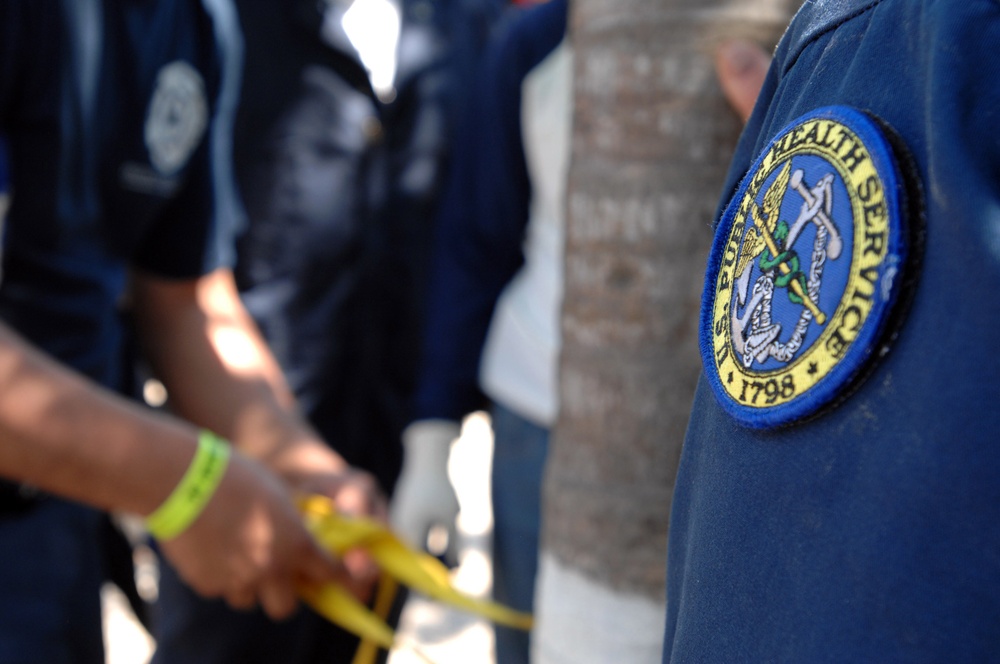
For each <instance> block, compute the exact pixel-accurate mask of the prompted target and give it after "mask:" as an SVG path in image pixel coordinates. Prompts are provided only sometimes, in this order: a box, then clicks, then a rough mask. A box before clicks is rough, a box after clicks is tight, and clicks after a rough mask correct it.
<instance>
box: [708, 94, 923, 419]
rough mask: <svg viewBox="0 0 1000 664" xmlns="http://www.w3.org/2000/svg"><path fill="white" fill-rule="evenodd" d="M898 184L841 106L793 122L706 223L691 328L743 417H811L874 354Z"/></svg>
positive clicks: (870, 137)
mask: <svg viewBox="0 0 1000 664" xmlns="http://www.w3.org/2000/svg"><path fill="white" fill-rule="evenodd" d="M901 185H902V180H901V176H900V173H899V171H898V167H897V163H896V160H895V159H894V157H893V153H892V148H891V146H890V143H889V141H888V139H887V136H886V134H885V133H883V131H882V129H881V127H880V126H879V125H878V124H876V122H875V121H874V120H873V119H871V118H869V117H868V116H866V115H864V114H862V113H861V112H858V111H855V110H853V109H850V108H846V107H827V108H822V109H818V110H816V111H814V112H812V113H810V114H808V115H806V116H803V117H801V118H799V119H798V120H796V121H795V122H793V123H792V124H791V125H789V126H788V127H787V128H786V129H785V130H783V131H782V132H781V133H780V134H778V136H777V137H776V138H775V139H774V140H773V141H772V142H771V144H770V145H769V146H768V147H767V148H766V149H765V150H764V152H763V154H761V156H760V157H758V159H757V161H756V162H755V163H754V165H753V166H752V167H751V169H750V172H749V173H748V174H747V176H746V177H745V178H744V180H743V182H742V183H741V185H740V187H739V189H738V190H737V192H736V195H735V196H734V198H733V199H732V201H731V202H730V203H729V206H728V208H727V209H726V212H725V214H724V215H723V217H722V219H721V221H720V223H719V226H718V229H717V231H716V235H715V241H714V245H713V247H712V254H711V257H710V260H709V268H708V274H707V276H706V281H705V294H704V300H703V302H702V312H701V333H700V337H701V339H700V341H701V352H702V356H703V360H704V364H705V372H706V375H707V377H708V379H709V382H710V383H711V385H712V388H713V390H714V391H715V394H716V396H717V398H718V399H719V402H720V403H721V404H722V406H723V408H725V410H726V411H727V412H729V413H730V414H731V415H732V416H733V417H735V418H736V419H737V420H739V421H740V422H741V423H742V424H744V425H746V426H749V427H753V428H768V427H777V426H781V425H784V424H789V423H791V422H794V421H797V420H801V419H803V418H806V417H808V416H810V415H813V414H815V413H816V412H818V411H819V410H820V409H822V408H823V407H824V406H827V405H829V404H831V403H834V402H836V401H837V400H838V399H839V398H842V397H844V396H846V394H847V393H848V392H849V389H850V388H851V387H852V386H853V384H854V383H855V382H856V379H857V378H858V377H859V376H861V375H863V374H864V371H863V370H864V369H865V368H866V366H867V365H868V364H869V361H870V360H871V359H872V358H873V356H875V355H879V354H881V352H882V350H881V346H880V343H881V341H882V340H883V337H884V335H885V332H886V330H887V328H888V327H889V326H888V325H887V322H888V320H889V319H890V315H891V313H892V310H893V307H894V306H895V303H896V301H897V299H898V293H899V291H900V290H901V286H900V284H901V278H900V276H901V275H900V272H901V269H902V267H903V265H904V264H905V262H906V260H907V252H908V251H909V240H908V237H907V235H906V233H904V230H905V227H904V224H905V219H904V214H903V208H902V206H903V201H902V200H901V198H902V194H901V193H900V192H901Z"/></svg>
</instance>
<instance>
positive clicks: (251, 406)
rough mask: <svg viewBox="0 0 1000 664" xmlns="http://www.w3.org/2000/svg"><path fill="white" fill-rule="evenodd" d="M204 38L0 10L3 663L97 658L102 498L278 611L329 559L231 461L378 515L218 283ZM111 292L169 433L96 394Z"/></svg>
mask: <svg viewBox="0 0 1000 664" xmlns="http://www.w3.org/2000/svg"><path fill="white" fill-rule="evenodd" d="M216 27H217V26H216V24H215V23H214V22H213V20H212V18H211V16H210V15H209V14H208V13H207V12H206V8H205V7H204V6H203V5H202V3H201V2H198V1H195V0H156V1H153V2H143V3H134V2H121V1H117V2H100V1H98V0H72V1H69V0H66V1H60V0H34V1H33V2H20V1H16V0H4V1H3V2H0V30H2V32H3V38H2V40H0V43H2V47H0V132H2V134H3V137H4V140H5V141H6V143H7V146H8V148H9V149H8V158H9V173H10V182H11V190H12V192H13V198H12V203H11V208H10V210H9V213H8V215H7V218H6V224H5V229H4V237H3V256H2V258H3V278H2V282H0V319H2V321H3V323H2V324H0V391H2V396H3V398H2V399H0V429H2V430H3V437H4V441H3V444H2V445H0V475H3V476H5V477H9V478H10V479H11V480H12V481H11V482H5V483H3V484H2V486H0V661H5V662H27V661H30V662H47V663H48V662H81V663H84V662H85V663H88V664H102V663H103V661H104V653H103V643H102V632H101V609H100V587H101V583H102V580H103V570H102V558H103V552H102V551H101V545H102V540H101V537H100V529H101V525H102V515H101V513H100V512H99V511H98V510H100V509H105V510H109V509H115V510H126V511H130V512H135V513H137V514H142V515H149V518H148V519H147V524H148V526H149V528H150V530H151V531H152V532H153V533H154V535H155V536H156V537H157V538H158V540H159V541H160V544H161V545H162V548H163V551H164V552H165V554H166V555H167V556H168V557H169V558H170V559H171V560H172V561H173V562H174V563H176V564H177V565H178V568H179V569H180V570H181V574H182V575H183V576H184V578H185V579H187V581H188V582H189V583H190V584H191V585H192V586H193V587H194V588H196V589H197V590H198V591H199V592H200V593H203V594H206V595H209V596H215V597H220V596H221V597H224V598H225V599H226V601H227V602H228V603H229V604H230V605H232V606H236V607H250V606H254V605H256V604H257V603H258V602H260V603H261V604H262V606H263V607H264V608H265V610H267V612H268V613H269V614H270V615H272V616H274V617H276V618H279V617H283V616H286V615H288V614H289V613H290V612H291V611H292V610H293V609H294V606H295V604H296V600H295V589H296V584H297V583H300V582H302V581H308V580H312V581H322V580H330V579H332V578H334V574H335V573H336V571H337V569H336V567H334V566H333V565H332V563H331V561H330V560H329V559H327V558H326V557H325V556H323V555H322V554H321V552H319V551H318V550H317V549H316V547H315V544H314V543H313V542H312V540H311V538H310V537H309V536H308V534H307V533H306V531H305V529H304V527H303V526H302V524H301V522H300V519H299V517H298V515H297V513H296V512H295V509H294V507H293V504H292V502H291V499H290V496H289V494H288V489H287V487H286V486H285V485H283V484H281V483H279V482H278V480H277V479H276V478H275V477H273V476H271V475H270V474H268V473H266V472H265V471H264V470H263V469H262V468H261V467H260V466H259V465H257V464H256V463H254V462H251V461H250V460H249V459H248V458H247V456H250V457H255V458H256V459H257V460H259V461H261V462H264V463H266V464H267V465H268V466H269V467H270V468H271V469H272V470H274V471H276V472H277V473H278V474H280V476H281V477H282V478H283V479H284V480H285V482H287V483H288V484H289V485H292V486H295V487H296V488H298V489H303V490H305V489H308V490H311V491H319V492H323V493H326V494H328V495H330V496H331V497H334V498H335V499H336V500H337V501H338V503H340V504H342V505H345V506H347V505H350V506H352V507H353V508H355V509H358V510H362V511H372V512H374V513H375V514H381V513H382V511H383V508H382V505H381V501H380V498H379V497H378V496H377V493H376V492H375V485H374V482H373V481H372V480H371V478H370V477H368V476H365V475H361V474H357V473H355V472H354V471H352V470H351V469H350V468H349V467H348V466H347V464H346V463H345V462H344V461H343V459H341V458H340V457H339V456H338V455H336V454H335V453H333V452H332V451H331V450H330V449H329V448H328V447H327V446H326V445H325V444H324V443H323V442H322V441H320V440H319V438H318V437H317V435H316V434H315V432H314V431H313V430H312V428H311V427H309V426H308V424H306V422H305V421H304V420H303V419H301V418H299V417H298V416H297V415H296V414H295V413H294V404H293V400H292V397H291V395H290V393H289V392H288V391H287V388H286V387H285V384H284V382H283V378H282V376H281V374H280V372H279V371H278V370H277V367H276V365H275V363H274V361H273V358H272V357H271V356H270V355H269V353H268V352H267V349H266V347H265V346H264V344H263V342H262V340H261V339H260V338H259V336H258V335H257V334H256V332H255V330H254V328H253V327H252V325H250V324H249V318H248V317H247V315H246V313H245V311H244V310H243V308H242V307H241V305H240V303H239V299H238V297H237V295H236V291H235V288H234V286H233V279H232V274H231V272H230V271H229V269H228V268H227V265H228V264H229V260H230V258H231V251H229V250H228V248H227V247H228V245H227V242H226V236H225V234H224V233H220V229H219V219H218V218H217V216H216V214H215V212H216V211H215V209H214V203H215V200H216V198H215V197H216V192H217V189H216V185H217V180H216V177H217V176H219V175H222V174H223V172H222V171H223V170H224V164H222V163H221V162H216V161H215V160H216V159H217V158H218V157H219V155H218V154H217V153H216V151H215V147H214V145H213V144H212V142H211V141H210V136H211V135H213V134H214V132H215V131H216V130H217V129H219V124H217V123H224V122H225V119H224V118H223V117H222V116H221V115H220V114H217V111H218V110H219V107H218V104H217V101H218V94H219V90H220V87H221V85H222V73H221V71H220V62H219V57H218V52H217V42H216V34H215V31H216ZM216 164H219V170H216V168H215V166H216ZM126 301H128V302H129V303H130V306H131V307H132V309H133V311H134V312H135V317H136V320H137V322H138V327H137V329H138V330H139V333H140V337H141V340H142V342H143V343H144V346H145V348H146V351H147V355H148V357H149V359H150V362H151V364H152V366H153V367H154V368H155V369H156V371H157V373H158V375H160V376H161V377H162V378H163V380H164V382H165V383H166V385H167V386H168V388H169V389H170V391H171V395H172V396H173V404H172V405H173V410H174V413H175V415H177V416H180V417H183V418H185V419H186V420H188V421H187V422H184V421H182V420H180V419H178V418H177V417H175V416H172V415H165V414H162V413H152V412H150V411H149V410H148V409H146V408H143V407H139V406H136V405H135V404H131V403H128V402H126V401H124V400H123V399H122V398H121V397H119V396H116V395H115V394H114V391H115V390H119V389H121V388H122V385H121V378H122V375H123V371H122V363H121V359H122V350H121V343H122V340H123V338H124V336H125V333H124V329H123V324H122V307H123V305H124V303H125V302H126ZM220 437H224V438H228V439H230V440H231V441H233V444H234V447H235V449H239V450H241V452H237V451H235V449H234V450H230V447H229V445H228V444H227V443H226V442H225V441H224V440H221V438H220ZM244 455H247V456H244ZM189 464H190V468H188V466H189ZM186 468H187V470H185V469H186ZM203 471H204V472H203ZM57 495H59V496H64V497H66V498H68V499H69V500H66V499H63V498H59V497H56V496H57ZM76 501H81V502H76ZM82 503H86V504H88V505H90V506H92V507H93V508H98V509H96V510H95V509H92V508H91V507H85V506H84V504H82ZM342 580H346V578H342Z"/></svg>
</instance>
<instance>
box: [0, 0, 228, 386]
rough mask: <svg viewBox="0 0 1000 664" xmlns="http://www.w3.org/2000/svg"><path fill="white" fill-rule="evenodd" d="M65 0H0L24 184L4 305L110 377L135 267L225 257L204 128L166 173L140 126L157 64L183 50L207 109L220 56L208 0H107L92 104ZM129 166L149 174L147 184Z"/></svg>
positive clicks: (57, 349) (1, 92) (11, 222)
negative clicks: (156, 164)
mask: <svg viewBox="0 0 1000 664" xmlns="http://www.w3.org/2000/svg"><path fill="white" fill-rule="evenodd" d="M62 4H63V3H62V2H60V0H39V1H38V2H16V1H12V0H10V1H6V2H3V3H0V31H2V32H0V54H2V56H0V57H2V62H0V114H2V116H0V123H2V126H0V131H2V132H3V134H4V135H5V136H6V139H7V142H8V148H9V159H10V182H11V188H12V189H13V190H14V191H16V192H17V195H16V196H15V197H14V200H13V204H12V206H11V209H10V212H9V215H8V217H7V221H6V227H5V231H4V239H3V281H2V284H0V317H2V318H3V319H4V321H5V322H7V323H8V324H10V325H11V326H13V327H14V328H15V329H17V330H18V331H20V332H21V333H22V334H23V335H25V336H26V337H28V338H29V339H30V340H31V341H32V342H34V343H35V344H36V345H38V346H39V347H41V348H42V349H43V350H45V351H47V352H49V353H50V354H52V355H53V356H55V357H56V358H57V359H59V360H61V361H63V362H65V363H66V364H68V365H70V366H72V367H74V368H75V369H77V370H79V371H81V372H83V373H85V374H87V375H88V376H90V377H91V378H93V379H95V380H98V381H100V382H102V383H104V384H105V385H108V386H116V385H117V383H118V382H119V380H120V377H121V375H122V371H121V368H120V367H119V351H120V349H119V346H120V343H121V338H122V330H121V321H120V316H119V311H118V303H119V301H120V299H121V297H122V294H123V291H124V288H125V281H126V271H127V269H128V268H129V267H130V266H136V267H138V268H141V269H143V270H146V271H149V272H152V273H156V274H159V275H162V276H166V277H177V278H181V277H195V276H198V275H200V274H203V273H205V272H207V271H209V270H211V269H213V268H215V267H217V266H218V265H220V264H222V263H223V262H225V261H226V260H227V256H226V249H225V246H224V244H223V243H222V242H221V241H220V240H219V238H220V237H221V236H220V235H216V232H217V229H216V228H215V225H214V220H213V216H212V205H213V196H212V180H211V166H210V164H211V161H210V160H211V158H212V155H211V154H210V151H209V147H208V141H205V140H201V141H199V144H198V146H197V148H196V150H195V152H194V154H193V155H192V156H191V157H190V159H189V160H188V161H187V162H186V164H184V166H183V167H182V168H181V169H180V170H179V171H178V172H176V173H172V174H169V175H164V176H162V177H161V176H156V175H154V174H155V169H154V168H153V167H152V165H151V164H150V158H149V155H148V154H147V149H146V144H145V136H144V124H145V121H146V117H147V109H148V106H149V104H150V100H151V98H152V95H153V91H154V89H155V88H156V83H157V75H158V73H159V72H160V69H161V67H163V66H164V65H166V64H167V63H170V62H174V61H177V60H181V61H184V62H186V63H188V64H189V65H191V66H192V67H193V68H194V69H196V70H197V71H198V72H200V74H201V77H202V79H203V82H204V86H205V90H204V94H205V95H206V97H207V103H208V104H209V107H208V111H209V113H211V112H212V105H213V103H214V97H215V94H216V91H217V89H218V85H219V71H218V58H217V53H216V51H215V47H214V42H213V40H212V32H211V30H212V28H211V24H210V22H209V20H208V18H207V17H206V16H205V14H204V12H203V11H202V8H201V4H200V2H196V1H183V2H182V1H176V2H166V1H161V2H145V3H134V2H133V3H122V2H103V3H99V4H100V6H101V8H102V11H103V14H104V25H103V30H104V37H105V38H104V40H103V45H102V46H103V47H102V49H101V50H100V52H99V56H98V60H97V65H98V66H99V74H98V76H97V78H96V86H97V87H96V89H95V90H94V92H93V99H94V100H95V103H96V106H95V107H94V108H92V109H91V110H90V112H89V113H88V112H87V111H86V110H85V108H84V107H85V104H84V102H83V101H82V99H83V97H84V93H82V92H81V86H80V84H79V83H78V79H79V73H78V69H77V68H78V67H79V66H80V64H81V63H80V58H79V57H78V53H77V51H76V50H75V49H74V45H75V44H77V43H79V40H80V39H81V36H80V34H79V33H78V32H77V31H75V30H74V29H72V26H71V25H69V20H68V18H67V17H66V15H64V13H63V7H62ZM88 117H90V118H92V121H88V120H87V118H88ZM129 169H131V170H130V171H129ZM126 171H129V172H132V173H136V172H139V173H142V175H143V176H146V175H149V176H150V177H149V179H148V180H146V181H145V185H146V188H145V189H141V187H140V186H138V185H136V184H135V183H134V182H130V181H127V180H126V178H125V176H124V173H125V172H126Z"/></svg>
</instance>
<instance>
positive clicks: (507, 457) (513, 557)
mask: <svg viewBox="0 0 1000 664" xmlns="http://www.w3.org/2000/svg"><path fill="white" fill-rule="evenodd" d="M490 425H491V427H492V429H493V458H492V463H491V466H490V497H491V499H492V506H493V534H492V539H491V552H492V554H493V556H492V562H493V599H495V600H496V601H497V602H499V603H501V604H503V605H504V606H509V607H511V608H513V609H517V610H518V611H524V612H526V613H531V611H532V610H533V607H534V605H535V577H536V576H537V572H538V542H539V538H540V534H541V523H542V514H541V505H542V476H543V474H544V472H545V458H546V456H547V455H548V451H549V430H548V429H546V428H544V427H540V426H538V425H537V424H535V423H534V422H531V421H530V420H527V419H525V418H523V417H521V416H520V415H518V414H517V413H515V412H513V411H512V410H510V409H508V408H505V407H503V406H502V405H500V404H493V407H492V408H491V409H490ZM494 631H495V635H496V641H495V643H496V661H497V664H527V663H528V661H529V654H530V637H531V633H530V632H526V631H524V630H523V629H513V628H511V627H503V626H501V625H496V626H495V627H494Z"/></svg>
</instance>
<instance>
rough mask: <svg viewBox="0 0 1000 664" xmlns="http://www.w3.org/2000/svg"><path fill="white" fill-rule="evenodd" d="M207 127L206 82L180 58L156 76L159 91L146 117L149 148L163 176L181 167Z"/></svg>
mask: <svg viewBox="0 0 1000 664" xmlns="http://www.w3.org/2000/svg"><path fill="white" fill-rule="evenodd" d="M207 126H208V102H207V100H206V98H205V84H204V81H203V80H202V78H201V74H199V73H198V70H196V69H195V68H194V67H192V66H191V65H189V64H187V63H186V62H184V61H182V60H177V61H175V62H171V63H170V64H167V65H165V66H164V67H163V68H162V69H161V70H160V71H159V74H158V75H157V77H156V90H155V92H154V93H153V98H152V100H151V101H150V104H149V113H148V114H147V117H146V129H145V138H146V148H147V149H148V150H149V160H150V162H151V163H152V164H153V167H154V168H155V169H156V170H157V171H158V172H159V173H160V174H162V175H173V174H174V173H176V172H177V171H178V170H180V169H181V168H182V167H183V166H184V165H185V164H186V163H187V161H188V159H189V158H190V157H191V154H192V153H193V152H194V151H195V148H197V147H198V144H199V143H200V142H201V138H202V135H203V134H204V133H205V128H206V127H207Z"/></svg>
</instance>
